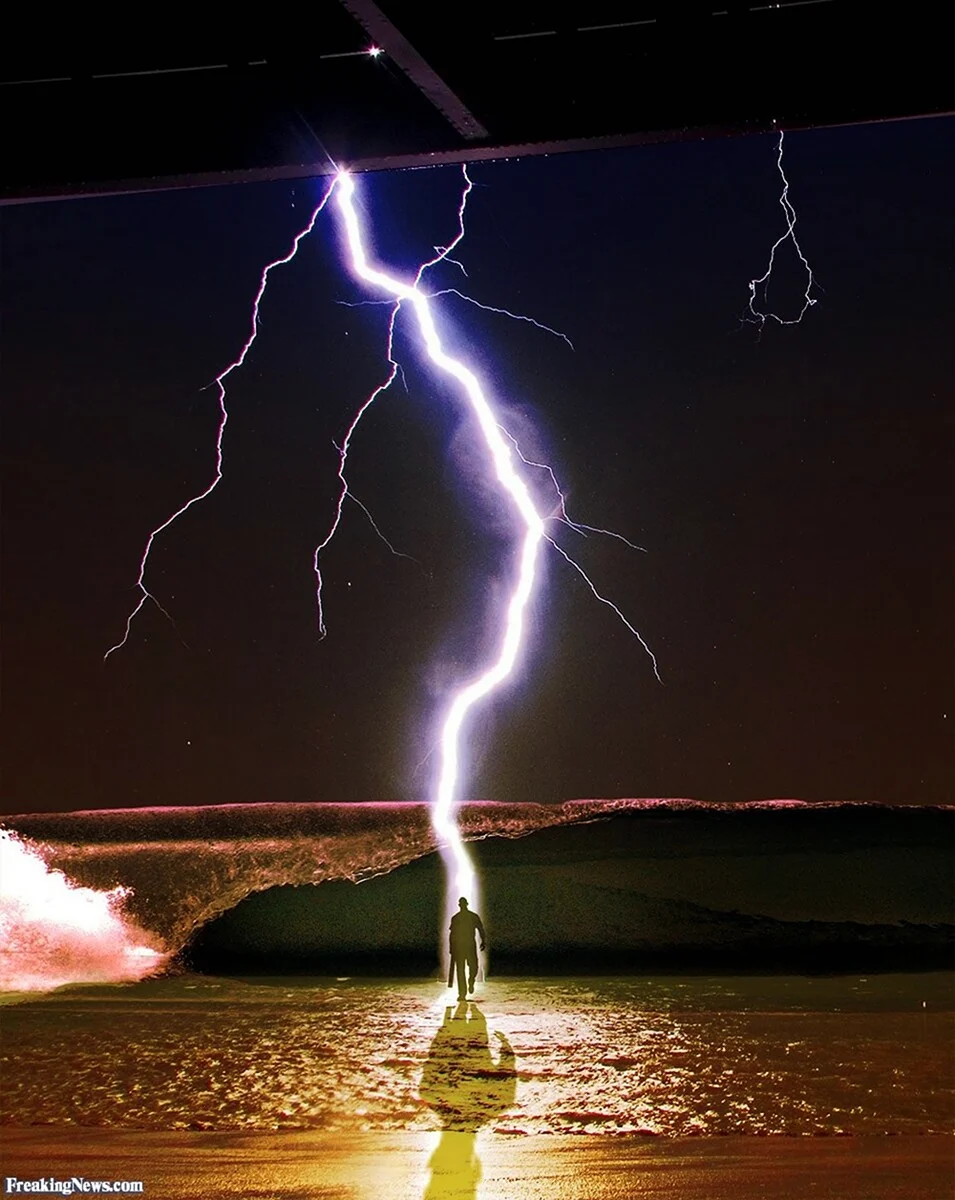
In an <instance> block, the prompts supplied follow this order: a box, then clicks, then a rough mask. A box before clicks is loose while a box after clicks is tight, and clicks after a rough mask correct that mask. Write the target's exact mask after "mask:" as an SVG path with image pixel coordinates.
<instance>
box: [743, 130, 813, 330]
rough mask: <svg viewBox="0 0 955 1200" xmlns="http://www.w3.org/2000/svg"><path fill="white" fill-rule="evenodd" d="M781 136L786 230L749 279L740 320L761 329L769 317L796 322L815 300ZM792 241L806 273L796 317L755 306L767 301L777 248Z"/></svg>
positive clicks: (779, 149)
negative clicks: (761, 268) (759, 272)
mask: <svg viewBox="0 0 955 1200" xmlns="http://www.w3.org/2000/svg"><path fill="white" fill-rule="evenodd" d="M783 137H784V133H783V131H782V130H781V129H780V131H779V144H778V146H777V151H776V167H777V169H778V171H779V177H780V179H781V180H782V182H783V190H782V192H781V193H780V196H779V204H780V207H781V208H782V210H783V216H784V217H785V220H786V232H785V233H782V234H780V236H779V237H778V238H777V239H776V241H775V242H773V246H772V249H771V250H770V252H769V263H768V265H767V267H766V270H765V271H764V272H763V274H762V275H760V276H759V278H757V279H751V280H750V281H749V307H748V309H747V312H746V313H745V314H744V316H743V320H744V321H746V322H748V323H749V324H750V325H758V326H759V328H760V331H762V329H763V327H764V326H765V324H766V322H767V321H769V320H772V321H776V322H777V323H778V324H780V325H798V324H799V322H800V321H801V320H802V319H803V317H804V316H805V315H806V313H807V311H808V310H809V309H810V308H811V307H812V306H813V305H814V304H815V303H816V300H815V298H814V297H813V296H812V295H811V293H812V289H813V287H814V286H815V280H814V279H813V275H812V267H810V265H809V263H808V261H807V259H806V256H805V254H803V252H802V247H801V246H800V245H799V242H798V240H797V238H796V210H795V209H794V208H793V206H792V203H791V201H790V199H789V180H788V179H787V178H786V172H785V170H784V169H783ZM790 241H791V242H792V245H793V249H794V250H795V251H796V254H797V255H798V257H799V261H800V262H801V263H802V265H803V268H804V269H805V272H806V290H805V291H804V292H803V297H802V308H800V310H799V313H798V315H797V316H795V317H789V318H786V317H780V316H779V315H778V314H777V313H774V312H772V311H771V310H767V311H765V312H763V311H762V310H761V309H760V308H758V307H757V304H765V303H766V292H767V290H768V288H769V279H770V276H771V275H772V273H773V266H774V265H775V262H776V251H777V250H778V249H779V248H780V247H781V246H783V245H784V244H785V243H786V242H790Z"/></svg>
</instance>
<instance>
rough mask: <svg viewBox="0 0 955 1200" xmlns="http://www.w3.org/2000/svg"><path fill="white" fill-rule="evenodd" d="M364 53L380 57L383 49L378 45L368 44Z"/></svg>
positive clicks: (371, 56)
mask: <svg viewBox="0 0 955 1200" xmlns="http://www.w3.org/2000/svg"><path fill="white" fill-rule="evenodd" d="M365 53H366V54H367V55H368V57H369V58H380V57H381V55H382V54H384V50H382V48H381V47H380V46H369V47H368V49H367V50H366V51H365Z"/></svg>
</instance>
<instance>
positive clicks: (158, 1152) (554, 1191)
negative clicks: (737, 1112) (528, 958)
mask: <svg viewBox="0 0 955 1200" xmlns="http://www.w3.org/2000/svg"><path fill="white" fill-rule="evenodd" d="M456 1136H457V1137H458V1138H461V1139H462V1142H461V1144H460V1145H457V1146H455V1145H454V1144H453V1143H450V1144H447V1145H446V1146H445V1150H446V1151H447V1153H441V1154H440V1155H439V1154H438V1151H439V1146H440V1139H439V1135H437V1134H402V1133H390V1134H350V1135H334V1134H321V1133H318V1134H316V1133H298V1134H286V1135H284V1136H281V1137H279V1136H276V1135H274V1134H272V1135H270V1134H261V1135H256V1134H243V1135H223V1134H203V1133H192V1134H189V1133H135V1132H130V1133H117V1132H114V1131H111V1130H102V1129H82V1130H81V1129H71V1130H69V1131H68V1132H51V1131H49V1130H40V1129H4V1130H2V1131H0V1145H2V1146H3V1147H4V1172H5V1174H9V1173H13V1174H17V1175H19V1176H20V1177H21V1178H37V1177H38V1176H39V1175H41V1174H47V1173H53V1174H54V1175H56V1176H57V1177H62V1176H67V1177H68V1176H69V1175H71V1174H82V1175H85V1176H86V1177H87V1178H89V1179H96V1178H104V1179H114V1178H118V1179H142V1180H143V1181H144V1182H145V1184H146V1192H145V1194H146V1195H148V1196H152V1197H157V1198H167V1197H168V1198H169V1200H178V1198H180V1197H181V1198H182V1200H193V1198H194V1197H196V1196H202V1197H204V1198H206V1200H220V1198H221V1200H231V1198H232V1197H242V1198H243V1200H252V1198H253V1197H254V1198H256V1200H279V1198H282V1200H299V1198H301V1200H326V1198H327V1200H332V1198H334V1200H345V1198H348V1200H381V1198H382V1197H388V1198H389V1200H629V1198H630V1197H660V1198H666V1200H724V1198H725V1200H750V1198H752V1200H765V1198H766V1197H770V1196H772V1197H778V1198H779V1200H805V1198H806V1197H807V1196H814V1195H820V1196H826V1197H829V1198H831V1200H836V1198H842V1197H845V1198H847V1200H848V1198H849V1197H853V1198H858V1197H866V1200H939V1197H942V1196H946V1195H948V1194H950V1187H951V1180H952V1172H953V1169H955V1142H953V1140H952V1139H951V1138H947V1137H896V1138H875V1137H865V1138H832V1139H827V1140H819V1139H808V1138H788V1137H785V1138H762V1139H756V1138H739V1137H729V1138H720V1139H714V1140H704V1139H700V1138H677V1139H673V1140H668V1141H661V1140H652V1139H625V1138H606V1137H600V1138H582V1137H541V1136H536V1137H528V1138H521V1139H517V1138H503V1137H495V1136H493V1135H491V1136H483V1135H478V1137H477V1139H476V1141H475V1143H474V1144H473V1145H472V1144H470V1143H469V1142H467V1141H466V1139H467V1135H464V1134H458V1135H456Z"/></svg>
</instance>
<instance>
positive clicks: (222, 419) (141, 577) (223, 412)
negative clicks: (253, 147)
mask: <svg viewBox="0 0 955 1200" xmlns="http://www.w3.org/2000/svg"><path fill="white" fill-rule="evenodd" d="M332 187H334V184H333V185H332ZM332 187H330V188H328V190H327V191H326V192H325V195H324V196H323V197H322V199H321V201H320V202H319V203H318V204H317V205H316V207H315V209H314V211H313V212H312V215H311V217H310V218H309V221H308V224H307V225H306V226H305V227H304V229H301V230H300V231H299V232H298V233H297V234H296V235H295V237H294V238H293V239H292V245H291V247H290V248H289V251H288V253H287V254H286V255H284V256H283V257H282V258H276V259H275V260H274V261H273V262H270V263H269V264H268V265H267V266H266V267H265V269H264V270H263V271H262V274H261V276H260V278H259V287H258V291H257V292H256V293H255V298H254V299H253V301H252V320H251V328H250V329H249V336H248V337H247V338H246V340H245V343H244V344H243V346H242V349H241V350H240V351H239V354H238V357H237V358H235V359H234V360H233V361H232V362H231V363H229V365H228V366H227V367H226V368H225V369H224V370H222V371H220V372H219V374H218V375H217V376H216V377H215V379H214V380H213V383H212V386H213V387H215V389H216V392H217V401H218V406H219V423H218V426H217V428H216V439H215V472H214V474H213V476H212V480H211V481H210V483H209V484H208V485H207V486H206V487H204V488H203V489H202V491H201V492H197V493H196V495H194V496H192V497H190V498H189V499H188V500H187V501H186V503H185V504H183V505H182V506H181V507H180V508H177V509H176V511H175V512H174V513H172V514H171V515H170V516H168V517H167V518H166V519H165V521H163V522H162V524H161V525H157V526H156V528H155V529H154V530H153V531H152V533H150V535H149V537H148V538H147V539H146V545H145V547H144V548H143V553H142V557H141V558H140V560H139V574H138V575H137V577H136V583H135V585H134V587H135V589H136V590H137V591H138V592H139V599H138V601H137V602H136V605H135V606H134V608H133V610H132V611H131V612H130V614H129V616H128V617H127V618H126V628H125V630H124V632H123V636H122V637H121V638H120V640H119V641H118V642H117V643H116V645H115V646H110V648H109V649H108V650H107V651H106V653H105V654H104V655H103V661H104V662H105V661H106V659H108V658H109V656H110V655H111V654H112V653H113V652H114V651H115V650H120V649H122V647H123V646H125V645H126V643H127V641H128V640H129V635H130V631H131V630H132V627H133V621H134V620H135V619H136V617H137V616H138V615H139V614H140V612H142V610H143V607H144V606H145V604H146V601H147V600H151V601H152V602H153V604H155V605H156V607H157V608H158V609H159V611H160V612H161V613H163V615H164V616H165V617H167V618H168V619H169V620H170V621H172V617H171V616H170V615H169V613H168V612H167V611H166V609H165V608H164V607H163V605H162V604H160V602H159V601H158V600H157V599H156V597H155V596H154V595H153V594H152V592H151V591H150V590H149V589H148V588H147V587H146V569H147V567H148V566H149V556H150V554H151V553H152V549H153V545H154V543H155V541H156V538H157V537H159V535H160V534H161V533H164V532H165V531H166V530H167V529H168V528H169V526H170V525H172V524H174V523H175V522H176V521H178V520H179V518H180V517H181V516H182V515H183V514H184V513H187V512H188V511H189V509H190V508H192V507H193V505H195V504H198V503H199V502H200V501H202V500H205V499H206V497H207V496H210V495H211V494H212V493H213V492H214V491H215V489H216V488H217V487H218V486H219V482H220V480H221V479H222V439H223V438H224V437H225V428H226V425H227V424H228V422H229V409H228V407H227V406H226V387H225V381H226V380H227V379H228V378H229V376H230V375H231V374H232V372H233V371H237V370H238V369H239V367H241V366H242V364H243V363H244V362H245V360H246V358H247V356H248V353H249V351H250V350H251V349H252V344H253V343H254V342H255V339H256V337H257V336H258V332H259V306H260V305H261V303H262V297H263V296H264V295H265V289H266V287H268V283H269V275H270V274H271V272H272V270H273V269H274V268H275V267H280V266H283V265H284V264H285V263H288V262H291V261H292V259H293V258H294V257H295V255H296V254H297V253H298V248H299V245H300V244H301V242H302V239H303V238H305V237H307V236H308V234H310V233H311V232H312V229H313V228H314V227H315V222H316V221H317V220H318V215H319V213H320V212H321V211H322V209H323V208H324V207H325V205H326V204H327V203H328V200H329V197H330V196H331V194H332Z"/></svg>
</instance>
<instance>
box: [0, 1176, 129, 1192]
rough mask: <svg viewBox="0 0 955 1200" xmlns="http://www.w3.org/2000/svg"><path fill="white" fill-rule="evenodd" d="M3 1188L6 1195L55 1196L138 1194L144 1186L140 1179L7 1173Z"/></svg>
mask: <svg viewBox="0 0 955 1200" xmlns="http://www.w3.org/2000/svg"><path fill="white" fill-rule="evenodd" d="M3 1190H4V1192H5V1193H6V1194H7V1195H8V1196H17V1195H24V1194H29V1195H36V1194H40V1193H43V1192H45V1193H46V1194H47V1195H51V1194H52V1195H57V1196H72V1195H74V1194H75V1193H78V1194H79V1195H92V1194H94V1193H98V1194H99V1195H108V1196H119V1195H124V1196H129V1195H139V1194H141V1193H142V1192H144V1191H145V1188H144V1186H143V1181H142V1180H141V1179H87V1178H85V1176H82V1175H73V1176H71V1178H69V1179H55V1178H54V1177H53V1176H52V1175H47V1176H44V1177H43V1178H41V1179H19V1178H18V1177H17V1176H16V1175H7V1176H6V1178H5V1179H4V1187H3Z"/></svg>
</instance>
